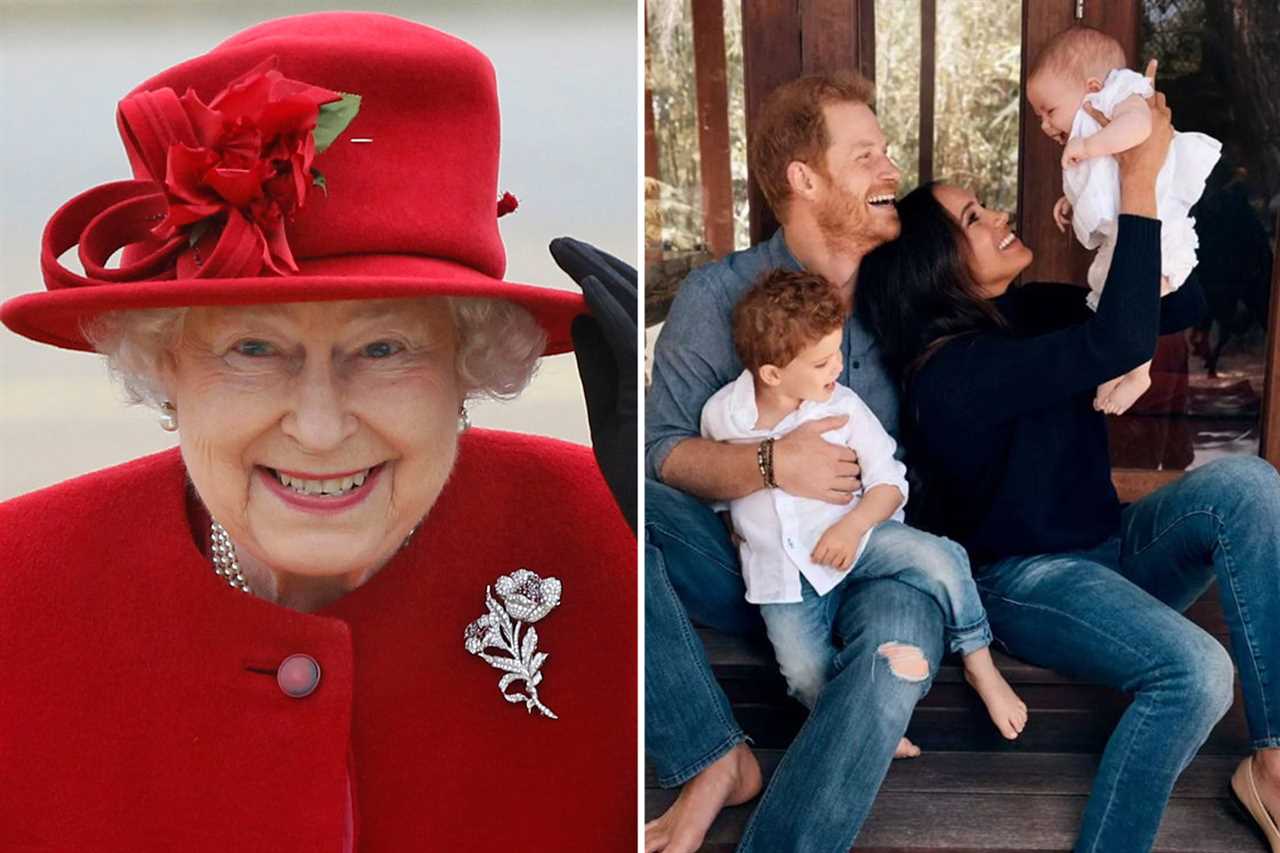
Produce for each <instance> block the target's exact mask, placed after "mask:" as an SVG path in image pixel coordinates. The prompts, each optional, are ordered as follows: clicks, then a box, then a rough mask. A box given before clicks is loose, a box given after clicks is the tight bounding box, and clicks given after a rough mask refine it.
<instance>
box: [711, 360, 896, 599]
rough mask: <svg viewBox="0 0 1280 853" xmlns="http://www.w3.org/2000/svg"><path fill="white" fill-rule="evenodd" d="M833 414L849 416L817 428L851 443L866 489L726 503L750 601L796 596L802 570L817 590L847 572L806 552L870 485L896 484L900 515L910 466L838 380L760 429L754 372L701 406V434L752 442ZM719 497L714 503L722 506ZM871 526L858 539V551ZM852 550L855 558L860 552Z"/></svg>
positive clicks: (774, 493)
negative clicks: (836, 498) (820, 396)
mask: <svg viewBox="0 0 1280 853" xmlns="http://www.w3.org/2000/svg"><path fill="white" fill-rule="evenodd" d="M833 415H848V416H849V420H848V422H847V423H846V424H845V425H844V426H842V427H840V428H839V429H834V430H831V431H829V432H825V433H823V434H822V437H823V438H824V439H826V440H827V441H829V442H831V443H832V444H839V445H843V446H845V447H850V448H852V449H853V450H854V451H855V452H857V454H858V465H859V466H860V467H861V468H862V489H863V492H862V493H859V494H857V495H855V496H854V499H853V501H851V502H850V503H848V504H843V505H841V504H829V503H826V502H825V501H820V500H815V499H813V498H799V497H796V496H795V495H789V494H787V493H786V492H784V491H783V490H782V489H760V490H759V491H756V492H753V493H751V494H749V495H747V496H746V497H744V498H739V499H738V500H735V501H731V502H730V503H729V514H730V516H731V517H732V519H733V526H734V529H735V530H736V531H737V532H738V535H739V536H741V537H742V540H743V542H742V546H741V548H740V553H741V556H742V577H743V580H745V581H746V583H747V601H750V602H752V603H753V604H777V603H782V602H795V601H800V600H801V595H800V576H801V575H802V574H803V575H804V577H805V579H806V580H807V581H809V583H810V584H811V585H812V586H813V588H814V590H815V591H817V593H818V594H819V595H826V594H827V593H828V592H830V591H831V590H832V589H833V588H834V587H835V586H836V584H838V583H840V581H841V580H843V579H844V577H845V576H846V575H847V574H848V572H842V571H840V570H838V569H833V568H831V567H830V566H823V565H819V564H817V563H815V562H813V561H812V560H811V559H809V555H810V554H811V553H813V549H814V546H816V545H817V544H818V540H819V539H821V538H822V534H823V533H826V532H827V528H829V527H831V525H833V524H835V523H836V522H837V521H839V520H840V518H842V517H843V516H844V515H845V514H846V513H848V512H849V511H850V510H852V509H853V508H854V507H856V506H857V505H858V503H859V502H860V500H861V498H862V494H863V493H865V491H866V490H867V489H870V488H871V487H872V486H879V485H882V484H887V485H891V486H897V487H898V489H899V490H900V491H901V492H902V496H903V500H902V503H901V504H899V506H898V509H897V511H896V512H895V513H894V514H893V520H895V521H902V520H903V516H902V508H903V507H904V506H906V503H907V501H906V496H907V479H906V474H907V468H906V466H905V465H903V464H902V463H901V462H899V461H898V460H897V459H895V458H894V457H893V452H894V450H895V449H896V447H897V445H896V444H895V443H894V441H893V438H892V437H891V436H890V435H889V433H887V432H885V430H884V427H882V426H881V425H880V421H878V420H876V416H875V415H874V414H872V412H871V409H870V408H868V407H867V404H866V403H864V402H862V400H861V399H859V397H858V395H857V394H855V393H853V391H851V390H849V388H847V387H845V386H844V385H839V384H837V385H836V388H835V391H834V392H832V394H831V398H830V399H828V400H826V401H824V402H818V401H815V400H806V401H804V402H803V403H801V404H800V407H799V408H798V409H796V410H795V411H794V412H791V413H790V414H788V415H787V416H786V417H784V418H783V419H782V420H780V421H779V422H778V424H777V426H775V427H774V428H773V429H757V428H756V421H757V420H758V419H759V411H758V410H757V409H756V390H755V380H754V378H753V377H752V375H751V371H749V370H744V371H743V372H742V375H741V376H739V377H738V378H737V379H735V380H734V381H733V382H731V383H729V384H728V385H726V386H724V387H723V388H721V389H720V390H719V391H717V392H716V393H715V394H713V395H712V396H711V399H710V400H708V401H707V404H706V405H705V406H703V408H702V435H703V436H704V437H705V438H710V439H713V440H715V441H730V442H740V443H748V444H754V443H758V442H760V441H763V440H764V439H766V438H781V437H782V436H784V435H786V434H787V433H789V432H791V431H792V430H793V429H795V428H796V427H798V426H800V425H801V424H803V423H808V422H809V421H815V420H820V419H822V418H826V417H831V416H833ZM723 506H724V505H723V504H720V505H719V506H718V507H717V508H719V509H722V508H723ZM870 536H871V532H870V531H867V534H866V535H865V536H863V537H862V541H861V542H859V543H858V554H857V556H861V554H862V551H863V549H864V548H865V547H866V545H867V539H868V538H870ZM857 556H855V558H854V559H855V561H856V559H857Z"/></svg>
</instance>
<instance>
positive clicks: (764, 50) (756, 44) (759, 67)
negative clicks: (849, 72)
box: [742, 0, 801, 245]
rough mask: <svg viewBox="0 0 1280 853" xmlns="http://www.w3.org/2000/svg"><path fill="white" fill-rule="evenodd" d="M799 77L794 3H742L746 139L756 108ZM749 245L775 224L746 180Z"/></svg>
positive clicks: (760, 239)
mask: <svg viewBox="0 0 1280 853" xmlns="http://www.w3.org/2000/svg"><path fill="white" fill-rule="evenodd" d="M800 74H801V60H800V16H799V15H798V14H796V0H742V79H743V84H744V86H745V88H746V102H747V137H748V138H750V136H751V130H752V125H753V119H754V117H755V116H756V114H757V113H758V112H759V111H760V105H761V104H762V103H764V99H765V97H767V96H768V94H769V93H770V92H772V91H773V90H774V89H775V88H777V87H778V86H779V85H780V84H782V83H785V82H786V81H788V80H793V79H795V78H796V77H799V76H800ZM747 198H748V202H749V204H750V209H751V243H752V245H754V244H756V243H760V242H763V241H764V240H767V239H769V237H770V236H771V235H772V234H773V232H774V231H775V230H777V227H778V220H777V219H776V218H775V217H774V215H773V211H772V210H770V209H769V205H768V203H767V202H766V201H765V198H764V193H762V192H760V187H759V185H758V184H756V182H755V178H750V180H749V181H748V183H747Z"/></svg>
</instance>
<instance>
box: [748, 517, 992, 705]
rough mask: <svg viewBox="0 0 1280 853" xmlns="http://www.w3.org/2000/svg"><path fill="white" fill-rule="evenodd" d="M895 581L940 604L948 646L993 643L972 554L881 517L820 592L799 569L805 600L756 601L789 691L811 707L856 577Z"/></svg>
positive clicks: (963, 649)
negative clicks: (836, 579) (849, 562)
mask: <svg viewBox="0 0 1280 853" xmlns="http://www.w3.org/2000/svg"><path fill="white" fill-rule="evenodd" d="M875 578H884V579H892V580H896V581H898V582H899V583H904V584H906V585H907V586H910V587H913V588H915V589H918V590H920V591H921V592H923V593H924V594H925V595H928V596H929V597H930V598H932V599H933V600H934V602H935V603H936V604H937V605H938V607H939V608H941V611H942V624H943V629H944V631H945V637H946V642H947V649H948V650H949V651H952V652H956V653H959V654H962V655H967V654H969V653H971V652H974V651H976V650H978V649H983V648H986V647H987V646H989V645H991V628H990V627H989V626H988V624H987V613H986V611H985V610H983V609H982V601H981V599H980V598H979V596H978V588H977V586H975V585H974V583H973V576H972V575H971V574H970V572H969V557H968V555H967V554H965V551H964V548H961V547H960V546H959V545H957V544H956V543H955V542H952V541H951V540H950V539H946V538H944V537H942V536H934V535H933V534H932V533H925V532H924V531H923V530H916V529H915V528H914V527H908V526H907V525H905V524H902V523H900V522H897V521H886V522H883V523H882V524H878V525H876V527H875V529H873V530H872V531H871V538H870V539H868V540H867V546H866V548H864V549H863V550H862V553H861V554H859V555H858V560H857V562H855V563H854V564H853V566H852V568H850V569H849V571H848V572H847V573H846V574H845V577H844V579H843V580H841V581H840V583H839V584H837V585H836V587H835V588H834V589H832V590H831V591H830V592H828V593H827V594H826V595H823V596H819V595H818V593H817V592H816V591H815V590H814V588H813V586H812V585H810V583H809V582H808V581H807V580H805V577H804V575H801V576H800V594H801V595H802V596H803V598H802V600H800V601H795V602H785V603H780V604H761V605H760V615H761V616H762V617H763V618H764V624H765V628H766V630H767V631H768V634H769V642H770V643H772V644H773V654H774V656H775V657H776V658H777V659H778V668H779V669H780V670H781V671H782V677H783V678H784V679H786V682H787V692H788V693H790V694H791V695H792V696H794V697H795V698H796V699H797V700H799V701H800V703H801V704H803V705H804V706H805V707H806V708H813V706H814V705H815V704H817V701H818V694H819V693H820V692H821V691H822V688H823V687H824V686H826V683H827V680H828V679H829V678H830V677H831V671H830V670H831V662H832V660H834V659H835V655H836V646H835V641H834V636H833V633H832V630H831V629H832V626H833V625H834V624H835V619H836V614H837V613H838V612H839V610H840V607H841V605H842V604H843V600H844V596H845V595H846V594H847V593H849V592H854V591H855V588H854V585H853V584H852V581H854V580H872V579H875Z"/></svg>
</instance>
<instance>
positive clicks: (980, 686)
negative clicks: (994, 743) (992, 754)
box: [964, 649, 1027, 740]
mask: <svg viewBox="0 0 1280 853" xmlns="http://www.w3.org/2000/svg"><path fill="white" fill-rule="evenodd" d="M964 677H965V680H966V681H968V682H969V685H970V686H971V687H972V688H973V689H974V690H976V691H978V698H980V699H981V700H982V704H984V705H986V706H987V713H988V714H990V715H991V722H993V723H995V724H996V728H997V729H999V730H1000V734H1002V735H1004V736H1005V737H1006V738H1008V739H1009V740H1013V739H1015V738H1016V737H1017V736H1018V735H1020V734H1022V730H1023V729H1024V728H1025V727H1026V725H1027V703H1025V702H1023V701H1022V700H1021V699H1019V698H1018V694H1017V693H1014V692H1013V688H1012V687H1010V686H1009V682H1007V681H1005V680H1004V676H1003V675H1001V674H1000V670H998V669H996V665H995V662H994V661H993V660H992V659H991V651H990V650H989V649H978V651H976V652H973V653H972V654H968V655H965V658H964Z"/></svg>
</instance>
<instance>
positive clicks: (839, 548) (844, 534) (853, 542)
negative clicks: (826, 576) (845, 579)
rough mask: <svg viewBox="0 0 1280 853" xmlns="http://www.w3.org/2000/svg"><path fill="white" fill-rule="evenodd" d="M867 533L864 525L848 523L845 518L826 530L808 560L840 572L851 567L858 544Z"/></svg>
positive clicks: (848, 520) (847, 519)
mask: <svg viewBox="0 0 1280 853" xmlns="http://www.w3.org/2000/svg"><path fill="white" fill-rule="evenodd" d="M866 532H867V528H866V526H865V525H861V524H853V523H850V519H849V518H848V517H847V516H846V517H845V518H842V519H840V521H837V522H836V523H835V524H833V525H831V526H830V527H829V528H827V532H826V533H824V534H822V538H821V539H819V540H818V544H817V545H815V546H814V548H813V553H812V554H810V555H809V559H811V560H813V561H814V562H815V563H817V564H819V565H822V566H830V567H831V568H833V569H839V570H840V571H842V572H847V571H849V568H850V567H851V566H853V558H854V557H856V556H857V555H858V543H859V542H861V541H862V537H863V535H864V534H865V533H866Z"/></svg>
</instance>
